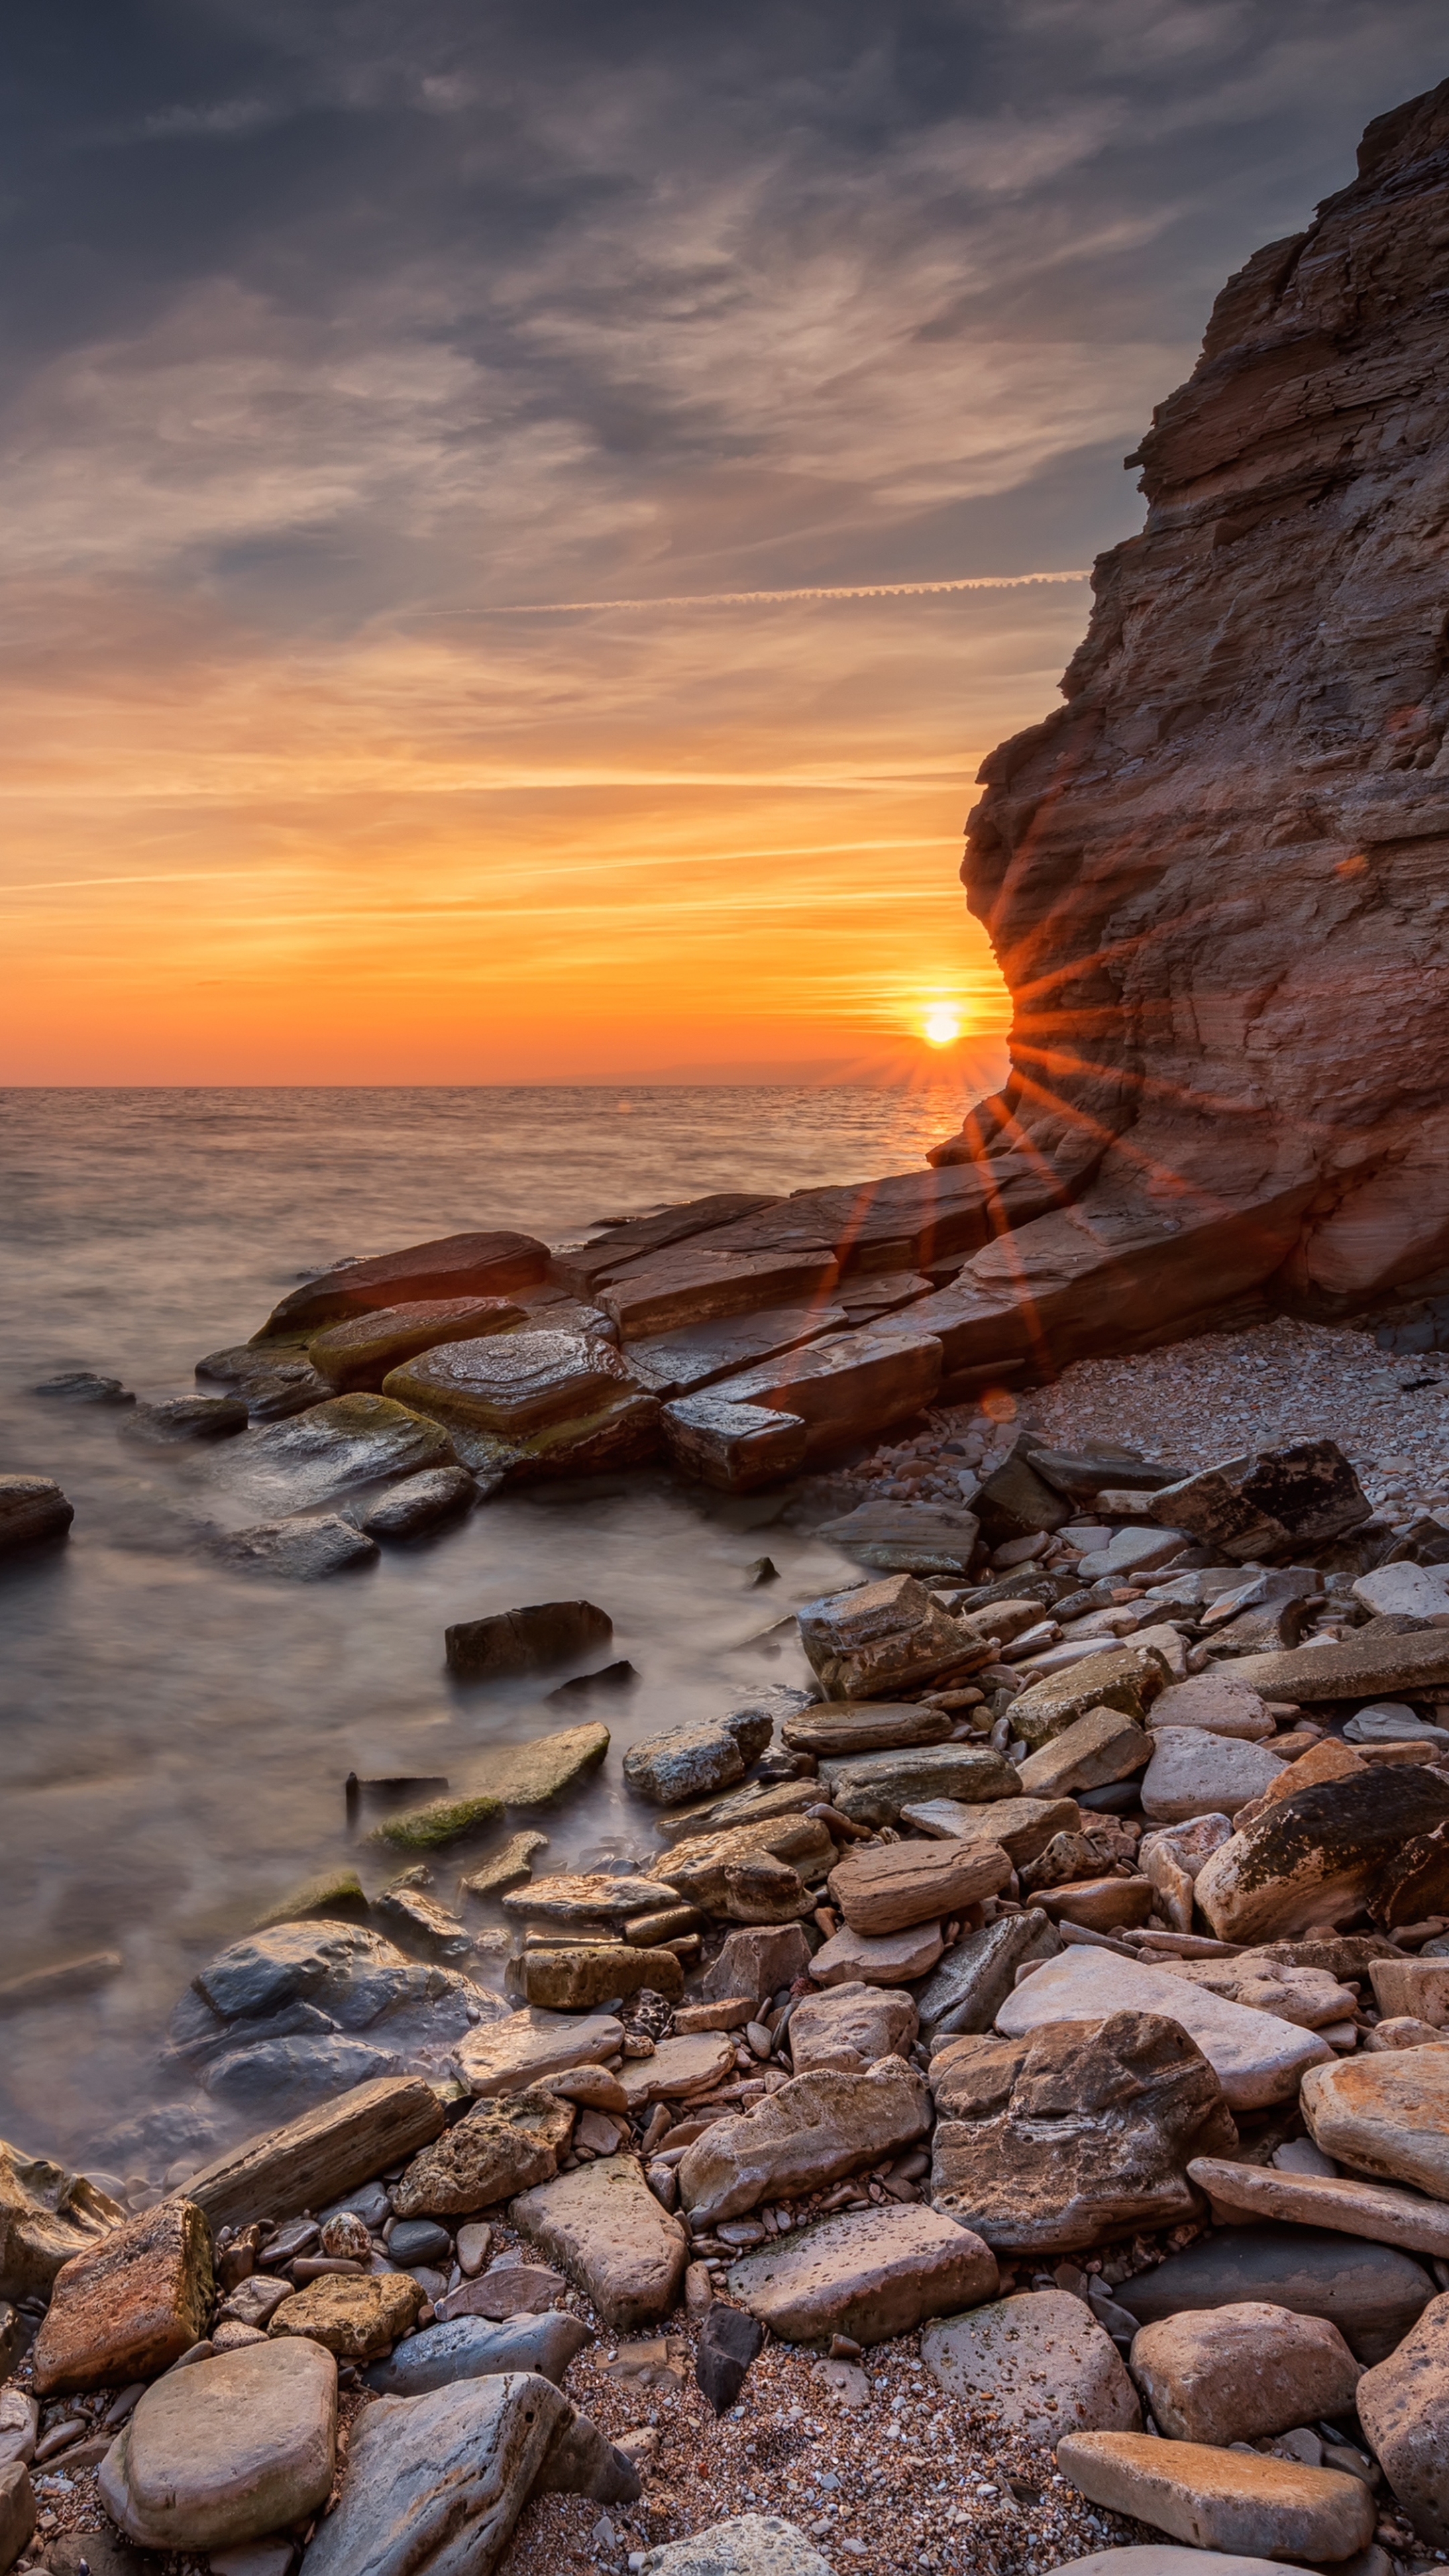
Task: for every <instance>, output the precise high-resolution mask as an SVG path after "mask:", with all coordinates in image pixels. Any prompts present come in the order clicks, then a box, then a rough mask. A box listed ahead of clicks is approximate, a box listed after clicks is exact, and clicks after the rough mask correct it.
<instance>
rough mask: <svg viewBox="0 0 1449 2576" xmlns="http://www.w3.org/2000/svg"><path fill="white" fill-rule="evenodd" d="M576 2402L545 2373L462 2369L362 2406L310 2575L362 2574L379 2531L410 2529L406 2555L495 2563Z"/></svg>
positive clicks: (424, 2564)
mask: <svg viewBox="0 0 1449 2576" xmlns="http://www.w3.org/2000/svg"><path fill="white" fill-rule="evenodd" d="M573 2420H574V2409H573V2408H572V2406H571V2405H570V2404H569V2401H568V2399H567V2398H566V2397H565V2396H563V2394H562V2393H561V2391H560V2390H558V2389H557V2388H555V2387H553V2386H552V2385H551V2383H550V2382H549V2381H548V2380H546V2379H541V2378H537V2377H534V2376H532V2375H525V2374H522V2373H519V2374H517V2375H510V2376H508V2377H506V2378H498V2379H465V2380H459V2381H456V2382H454V2383H452V2384H450V2385H448V2386H446V2387H443V2388H438V2389H434V2390H432V2391H430V2392H429V2393H428V2394H427V2395H426V2396H422V2397H414V2398H398V2397H385V2398H380V2399H378V2400H376V2401H375V2402H374V2403H373V2404H372V2405H371V2406H369V2407H366V2408H365V2409H364V2411H363V2413H362V2415H361V2416H360V2417H359V2419H358V2422H357V2426H356V2429H355V2431H354V2433H353V2436H352V2440H351V2443H350V2445H349V2449H348V2458H347V2469H346V2473H345V2476H344V2479H343V2486H342V2494H341V2496H340V2498H339V2500H338V2503H337V2505H336V2507H335V2509H334V2510H333V2511H332V2512H331V2513H330V2514H328V2515H327V2516H326V2517H325V2519H324V2520H323V2521H322V2522H321V2523H320V2524H319V2526H318V2530H317V2535H316V2538H315V2539H314V2540H313V2541H312V2543H311V2545H310V2547H309V2548H308V2551H307V2555H306V2558H305V2560H304V2561H303V2564H304V2566H305V2568H306V2569H307V2571H308V2576H364V2571H366V2570H367V2569H369V2568H373V2567H375V2566H376V2563H377V2555H378V2537H379V2534H380V2533H384V2532H388V2533H391V2532H406V2534H407V2542H408V2556H409V2563H410V2564H411V2565H412V2566H415V2567H418V2568H445V2567H448V2566H449V2565H451V2564H453V2563H455V2562H456V2563H457V2564H460V2565H463V2566H467V2567H470V2568H476V2569H479V2570H487V2569H491V2568H492V2567H494V2566H495V2565H496V2564H497V2561H498V2559H499V2558H500V2557H501V2555H502V2554H503V2551H504V2549H505V2548H506V2547H507V2544H508V2540H509V2536H510V2534H511V2533H512V2530H513V2526H514V2524H515V2523H516V2521H517V2520H518V2516H519V2514H520V2513H521V2512H522V2510H523V2507H524V2505H525V2504H526V2503H527V2501H528V2497H529V2493H530V2491H531V2489H532V2488H533V2487H534V2485H535V2484H536V2483H537V2482H538V2480H539V2479H540V2477H541V2475H542V2472H543V2470H544V2465H545V2462H546V2461H547V2459H548V2455H549V2452H550V2450H551V2448H552V2446H553V2444H554V2443H555V2442H556V2441H557V2440H558V2438H559V2436H560V2434H561V2433H562V2432H563V2431H564V2430H565V2428H566V2427H568V2426H569V2425H570V2424H571V2423H572V2421H573Z"/></svg>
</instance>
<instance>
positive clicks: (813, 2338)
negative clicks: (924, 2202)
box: [729, 2204, 1120, 2367]
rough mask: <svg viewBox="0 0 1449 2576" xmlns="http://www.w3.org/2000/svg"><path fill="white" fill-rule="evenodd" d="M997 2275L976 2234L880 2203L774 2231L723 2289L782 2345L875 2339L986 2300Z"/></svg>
mask: <svg viewBox="0 0 1449 2576" xmlns="http://www.w3.org/2000/svg"><path fill="white" fill-rule="evenodd" d="M997 2280H998V2275H997V2269H996V2258H995V2256H994V2255H993V2254H991V2253H990V2252H989V2251H988V2249H987V2248H986V2246H985V2245H983V2244H982V2242H981V2239H980V2238H979V2236H973V2235H972V2234H971V2233H970V2231H969V2229H967V2228H964V2227H957V2226H954V2225H953V2224H952V2222H951V2220H950V2219H948V2218H939V2217H938V2216H937V2215H936V2212H935V2211H934V2210H932V2209H921V2208H910V2207H901V2206H900V2205H898V2204H890V2205H886V2206H883V2207H881V2208H880V2209H870V2210H842V2211H840V2212H839V2213H838V2214H837V2215H836V2216H835V2217H833V2218H826V2219H821V2220H819V2221H817V2222H816V2224H815V2225H814V2226H812V2227H804V2228H796V2229H793V2230H792V2231H791V2233H790V2234H789V2235H788V2236H778V2237H776V2239H775V2240H774V2242H773V2244H769V2245H762V2246H761V2247H760V2248H759V2249H758V2251H757V2252H755V2253H751V2254H746V2255H744V2256H743V2257H742V2258H741V2260H740V2261H739V2262H737V2263H736V2264H734V2266H733V2267H732V2269H731V2271H730V2275H729V2287H730V2295H731V2297H732V2298H736V2299H739V2300H740V2301H741V2302H742V2303H743V2305H744V2306H745V2307H747V2308H748V2309H749V2311H750V2314H751V2315H752V2316H755V2317H758V2318H760V2320H761V2321H762V2323H763V2324H765V2325H767V2326H768V2327H769V2329H770V2332H771V2333H772V2334H774V2335H778V2336H779V2337H780V2338H781V2340H782V2341H783V2342H785V2343H820V2342H824V2341H826V2340H827V2339H828V2338H829V2337H830V2336H831V2335H837V2334H842V2335H849V2336H850V2337H851V2338H852V2340H853V2341H854V2342H856V2343H860V2344H875V2343H885V2342H886V2341H887V2340H888V2339H889V2337H890V2336H892V2335H899V2334H910V2333H912V2332H913V2331H914V2330H915V2328H916V2327H917V2326H918V2325H920V2323H921V2322H922V2320H923V2318H926V2317H947V2316H954V2315H955V2314H956V2312H957V2311H958V2310H959V2309H961V2308H970V2307H975V2305H976V2303H977V2301H978V2300H980V2299H989V2298H992V2297H994V2295H995V2292H996V2288H997ZM1099 2331H1100V2329H1099ZM1113 2358H1114V2360H1115V2358H1116V2356H1115V2354H1114V2355H1113ZM1119 2367H1120V2365H1119Z"/></svg>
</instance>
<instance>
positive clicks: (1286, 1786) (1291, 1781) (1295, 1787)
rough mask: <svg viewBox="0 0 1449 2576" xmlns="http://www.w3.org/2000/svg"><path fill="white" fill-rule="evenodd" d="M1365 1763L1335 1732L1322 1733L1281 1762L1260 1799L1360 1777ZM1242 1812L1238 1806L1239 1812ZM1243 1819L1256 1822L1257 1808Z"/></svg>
mask: <svg viewBox="0 0 1449 2576" xmlns="http://www.w3.org/2000/svg"><path fill="white" fill-rule="evenodd" d="M1284 1741H1285V1739H1284V1738H1283V1737H1281V1736H1280V1737H1279V1739H1278V1743H1277V1744H1275V1745H1274V1747H1273V1750H1274V1751H1275V1752H1277V1751H1278V1747H1279V1745H1281V1744H1282V1743H1283V1742H1284ZM1368 1767H1369V1766H1368V1764H1367V1763H1366V1762H1361V1761H1360V1760H1359V1758H1358V1755H1357V1754H1356V1753H1355V1752H1353V1751H1352V1750H1351V1748H1350V1747H1349V1746H1348V1745H1347V1744H1341V1743H1340V1742H1339V1740H1338V1737H1337V1736H1336V1735H1325V1737H1324V1738H1323V1741H1322V1743H1321V1744H1314V1745H1310V1747H1309V1748H1308V1750H1307V1752H1305V1753H1300V1754H1298V1755H1297V1756H1296V1758H1295V1759H1294V1760H1292V1761H1285V1762H1284V1765H1283V1768H1282V1770H1281V1771H1280V1772H1279V1774H1278V1777H1277V1779H1276V1780H1272V1781H1270V1782H1269V1784H1268V1787H1267V1788H1266V1789H1265V1790H1264V1792H1263V1797H1262V1801H1261V1802H1260V1803H1261V1804H1262V1805H1263V1806H1265V1807H1272V1806H1276V1804H1277V1802H1278V1800H1279V1799H1280V1798H1293V1797H1296V1796H1297V1794H1298V1791H1299V1790H1300V1789H1316V1788H1317V1787H1318V1785H1319V1782H1320V1781H1323V1780H1360V1779H1362V1777H1363V1775H1364V1773H1365V1771H1366V1770H1367V1769H1368ZM1242 1812H1243V1811H1242V1810H1241V1809H1239V1813H1240V1814H1242ZM1243 1822H1244V1824H1245V1825H1250V1824H1256V1822H1257V1810H1256V1809H1255V1810H1254V1812H1253V1813H1252V1814H1251V1815H1243ZM1224 1840H1226V1836H1224Z"/></svg>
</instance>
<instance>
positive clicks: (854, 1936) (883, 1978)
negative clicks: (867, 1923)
mask: <svg viewBox="0 0 1449 2576" xmlns="http://www.w3.org/2000/svg"><path fill="white" fill-rule="evenodd" d="M944 1947H945V1944H944V1942H943V1940H942V1938H941V1926H940V1924H939V1923H916V1924H913V1925H912V1926H911V1928H910V1930H909V1931H906V1932H882V1933H879V1934H877V1935H875V1936H874V1937H873V1936H872V1935H871V1934H869V1933H866V1932H852V1931H850V1930H849V1929H847V1930H845V1931H844V1932H834V1933H832V1934H831V1937H830V1939H829V1940H828V1941H825V1942H822V1944H821V1946H820V1948H819V1949H818V1950H817V1951H816V1953H815V1956H814V1958H813V1959H812V1960H811V1962H810V1974H811V1976H812V1977H813V1978H814V1979H815V1982H816V1984H817V1985H821V1986H834V1985H846V1984H855V1983H861V1984H865V1985H870V1986H900V1985H905V1984H908V1983H909V1982H910V1980H911V1979H912V1978H913V1977H924V1976H925V1975H926V1974H927V1972H928V1971H929V1970H930V1969H932V1968H934V1966H935V1964H936V1962H937V1960H938V1959H939V1958H940V1956H941V1952H942V1950H943V1948H944Z"/></svg>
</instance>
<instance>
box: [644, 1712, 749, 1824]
mask: <svg viewBox="0 0 1449 2576" xmlns="http://www.w3.org/2000/svg"><path fill="white" fill-rule="evenodd" d="M773 1733H774V1724H773V1720H772V1719H771V1718H770V1717H769V1715H768V1714H766V1713H762V1712H760V1711H759V1710H757V1709H741V1710H738V1711H735V1712H731V1714H730V1715H728V1716H726V1717H721V1718H715V1719H707V1720H705V1721H703V1722H702V1723H701V1724H699V1725H696V1726H675V1727H669V1728H666V1730H665V1732H664V1733H663V1734H662V1735H646V1736H643V1737H641V1738H640V1740H639V1741H638V1743H636V1744H631V1745H630V1747H629V1750H628V1752H627V1753H626V1754H625V1756H624V1778H625V1780H626V1781H627V1782H628V1785H629V1787H630V1788H631V1789H632V1790H633V1792H634V1794H635V1796H636V1797H639V1798H647V1799H649V1801H650V1802H651V1804H652V1805H654V1806H656V1807H676V1806H678V1805H679V1803H680V1801H681V1800H682V1799H685V1798H699V1797H705V1796H707V1795H708V1793H709V1792H710V1790H711V1789H725V1788H728V1786H729V1784H730V1782H731V1781H732V1780H741V1779H743V1777H744V1775H745V1772H746V1771H747V1770H748V1769H749V1766H750V1764H751V1763H752V1762H753V1761H755V1760H756V1759H757V1757H758V1756H759V1755H760V1754H761V1753H763V1752H764V1750H765V1747H766V1745H767V1744H768V1743H769V1741H770V1737H771V1735H772V1734H773Z"/></svg>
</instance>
